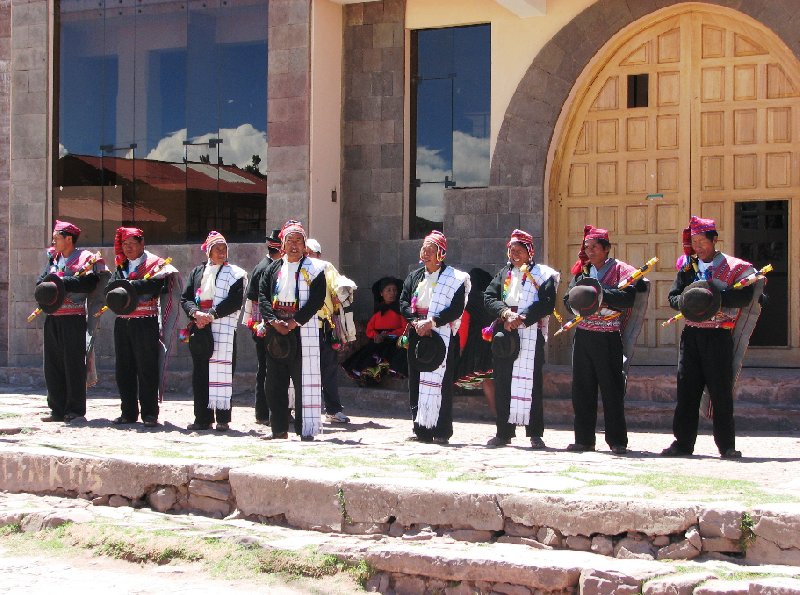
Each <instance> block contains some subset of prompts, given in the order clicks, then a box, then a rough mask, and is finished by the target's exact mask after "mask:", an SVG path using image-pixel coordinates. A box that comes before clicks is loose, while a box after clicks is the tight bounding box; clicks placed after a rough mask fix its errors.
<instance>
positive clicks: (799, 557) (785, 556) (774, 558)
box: [746, 536, 800, 566]
mask: <svg viewBox="0 0 800 595" xmlns="http://www.w3.org/2000/svg"><path fill="white" fill-rule="evenodd" d="M781 545H783V544H781ZM746 558H747V559H748V560H749V561H750V562H757V563H759V564H786V565H789V566H800V549H795V548H789V549H784V548H783V547H780V546H778V545H777V544H775V543H774V542H772V541H770V540H768V539H764V538H763V537H759V536H756V539H755V541H754V542H753V543H752V544H750V546H749V547H748V548H747V555H746Z"/></svg>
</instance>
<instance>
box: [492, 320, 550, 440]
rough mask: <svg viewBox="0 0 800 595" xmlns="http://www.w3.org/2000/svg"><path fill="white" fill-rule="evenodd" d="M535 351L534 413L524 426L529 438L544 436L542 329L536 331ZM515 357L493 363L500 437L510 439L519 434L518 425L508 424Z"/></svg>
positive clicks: (532, 409) (532, 412)
mask: <svg viewBox="0 0 800 595" xmlns="http://www.w3.org/2000/svg"><path fill="white" fill-rule="evenodd" d="M537 333H538V335H537V337H536V353H535V354H534V368H533V389H532V391H531V398H532V401H531V416H530V421H529V422H528V425H527V426H525V435H526V436H527V437H528V438H531V437H533V436H536V437H538V438H541V437H542V436H544V402H543V397H544V395H543V392H544V389H543V385H544V376H543V374H542V365H543V364H544V336H542V331H541V330H538V331H537ZM514 361H515V360H508V359H504V360H494V361H493V362H492V368H493V376H494V387H495V389H494V390H495V395H494V401H495V408H496V410H497V419H496V421H495V424H496V425H497V437H498V438H502V439H504V440H505V439H507V440H510V439H511V438H513V437H514V434H516V431H517V427H516V426H515V425H514V424H510V423H508V416H509V414H510V413H511V376H512V372H513V370H514Z"/></svg>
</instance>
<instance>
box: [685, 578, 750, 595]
mask: <svg viewBox="0 0 800 595" xmlns="http://www.w3.org/2000/svg"><path fill="white" fill-rule="evenodd" d="M749 593H750V583H749V582H748V581H723V580H718V581H708V582H707V583H705V584H703V585H700V586H699V587H697V588H696V589H695V590H694V595H748V594H749Z"/></svg>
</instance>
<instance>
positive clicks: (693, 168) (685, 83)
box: [548, 3, 800, 365]
mask: <svg viewBox="0 0 800 595" xmlns="http://www.w3.org/2000/svg"><path fill="white" fill-rule="evenodd" d="M798 96H800V64H799V63H798V61H797V59H796V58H795V57H794V55H793V54H792V53H791V51H790V50H789V49H788V48H787V47H786V46H785V45H784V44H783V43H782V42H781V41H780V40H779V39H778V38H777V37H776V36H775V35H774V34H773V33H772V32H770V31H769V30H767V29H766V28H765V27H763V26H762V25H760V24H759V23H757V22H756V21H754V20H752V19H750V18H749V17H746V16H744V15H742V14H740V13H738V12H736V11H733V10H729V9H723V8H720V7H712V6H710V5H704V4H699V3H692V4H686V5H679V6H677V7H673V8H671V9H666V10H664V11H660V12H659V13H657V14H655V15H652V16H651V17H648V18H646V19H643V20H642V21H640V22H638V23H635V24H633V25H631V26H630V27H628V28H627V29H626V30H624V31H623V32H622V33H620V34H619V35H617V37H616V38H615V39H613V40H612V41H610V42H609V43H608V44H607V47H606V48H605V49H604V50H603V52H602V54H601V55H599V56H598V57H597V59H596V60H594V61H593V63H592V65H590V66H589V67H587V69H586V72H584V74H583V75H582V76H581V78H580V80H579V81H578V83H577V85H576V92H575V93H574V99H573V100H572V103H571V106H570V108H569V110H568V111H567V113H566V115H565V116H564V117H563V119H562V121H561V123H560V124H561V128H560V130H561V134H559V135H557V137H556V138H555V139H554V142H556V143H558V144H557V145H556V147H557V149H556V150H555V152H554V154H553V161H552V167H551V177H550V204H549V223H550V225H549V228H548V230H549V233H550V235H549V253H550V255H551V258H552V259H553V260H554V264H555V265H556V266H557V267H558V268H559V270H561V271H562V274H563V275H564V279H565V281H566V279H567V278H568V277H569V273H568V271H569V268H570V266H571V264H572V263H573V262H574V260H575V257H576V255H577V252H578V246H579V244H580V241H581V237H582V236H581V232H582V229H583V226H584V224H587V223H590V224H593V225H596V226H598V227H605V228H607V229H609V231H610V233H611V239H612V242H613V243H614V249H613V254H614V255H616V256H617V257H619V258H621V259H622V260H625V261H626V262H628V263H630V264H632V265H634V266H640V265H641V264H643V263H644V262H645V261H646V260H647V259H648V258H650V257H652V256H658V257H659V258H660V262H659V264H658V268H657V270H655V271H653V272H652V273H651V274H649V275H648V276H649V278H650V279H651V280H652V281H653V284H654V285H653V291H652V292H651V298H650V304H649V307H648V313H647V318H646V322H645V325H644V328H643V331H642V334H641V336H640V338H639V347H638V348H637V354H636V360H635V363H637V364H674V362H675V360H676V349H677V343H678V336H679V331H680V325H675V324H673V325H671V326H667V327H666V328H663V327H662V326H661V322H663V321H664V320H666V319H668V318H670V317H671V316H672V315H673V314H674V312H673V311H672V310H670V309H669V307H668V305H667V293H668V291H669V288H670V286H671V284H672V281H673V280H674V277H675V268H674V264H675V260H676V258H677V257H678V255H679V254H680V250H681V242H680V234H681V229H682V228H683V227H685V226H686V224H687V222H688V220H689V217H690V215H692V214H697V215H702V216H704V217H713V218H714V219H716V220H717V224H718V228H719V232H720V240H721V241H720V246H721V248H722V249H723V250H725V251H727V252H732V253H734V254H737V255H740V256H742V257H748V256H749V257H750V258H751V259H753V260H754V262H756V264H758V263H757V260H758V258H755V256H757V255H758V253H759V250H760V248H759V246H761V245H766V244H769V243H770V242H771V244H770V245H771V246H772V251H771V252H770V251H768V254H767V256H765V258H766V257H769V258H775V259H777V260H781V257H780V254H783V261H782V262H783V264H778V266H779V267H781V268H782V269H783V270H782V271H778V270H776V272H778V273H779V275H783V278H784V281H785V290H784V291H785V292H786V294H787V300H785V302H786V304H785V305H783V306H781V307H783V308H784V309H785V311H783V312H781V313H780V314H781V315H782V318H780V319H779V320H778V322H777V324H778V325H779V326H780V325H781V324H784V325H785V327H786V334H785V340H784V341H783V343H784V344H779V345H767V346H765V347H758V348H751V350H750V352H749V354H748V359H747V363H749V364H751V365H766V364H768V365H798V364H799V363H800V349H799V348H798V345H800V341H799V340H798V339H799V337H798V321H799V320H800V319H799V318H798V314H797V311H796V310H797V309H796V308H794V309H792V308H790V307H789V306H788V305H789V304H791V303H796V302H797V296H798V295H800V287H799V286H798V275H793V274H792V272H791V271H790V270H789V268H788V255H790V254H797V253H798V252H800V241H799V240H798V238H797V237H795V236H794V235H792V234H791V232H790V230H791V229H796V228H797V227H798V218H799V217H800V209H798V206H799V204H798V201H800V167H798V165H800V164H799V163H798V159H799V158H800V153H799V152H798V149H800V128H799V127H800V113H799V112H798V109H800V103H799V102H798ZM737 205H739V206H738V207H737ZM763 205H769V206H770V208H771V207H772V205H777V207H776V208H780V209H782V210H781V213H783V215H782V216H783V219H782V226H783V227H782V231H780V234H782V235H780V234H779V235H780V238H778V236H777V235H775V234H776V233H778V232H777V230H776V231H775V232H771V231H770V230H769V227H768V226H767V228H766V229H765V230H762V234H761V236H759V237H760V238H761V243H760V244H759V239H758V237H756V236H752V234H750V235H748V234H747V233H745V232H744V231H742V230H743V229H746V228H747V226H748V225H750V226H752V224H753V221H754V220H755V219H753V217H757V215H753V216H752V217H750V219H747V216H748V213H756V212H759V213H760V212H762V211H763V209H760V208H759V207H760V206H763ZM743 217H744V219H743ZM762 219H763V217H762ZM743 221H744V223H743ZM773 223H774V221H773ZM743 225H744V228H743V227H742V226H743ZM737 230H738V232H737ZM737 233H738V235H737ZM747 238H751V239H750V240H748V239H747ZM753 238H755V239H753ZM747 242H751V243H752V244H753V246H750V245H749V244H747ZM765 242H766V243H765ZM781 244H782V245H781ZM742 252H749V253H748V254H743V253H742ZM762 252H763V250H762ZM761 255H762V256H764V254H761ZM775 279H776V283H777V282H778V275H776V276H775ZM768 341H769V339H767V342H768ZM553 352H554V355H556V359H560V360H561V361H562V362H564V363H566V362H567V361H568V353H569V341H565V340H563V339H561V338H558V339H556V340H555V341H554V342H553V343H551V353H553Z"/></svg>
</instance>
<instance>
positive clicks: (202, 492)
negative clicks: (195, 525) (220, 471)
mask: <svg viewBox="0 0 800 595" xmlns="http://www.w3.org/2000/svg"><path fill="white" fill-rule="evenodd" d="M189 494H195V495H197V496H206V497H207V498H216V499H217V500H228V499H229V498H230V497H231V486H230V484H229V483H226V482H222V481H207V480H205V479H193V480H191V481H190V482H189Z"/></svg>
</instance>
